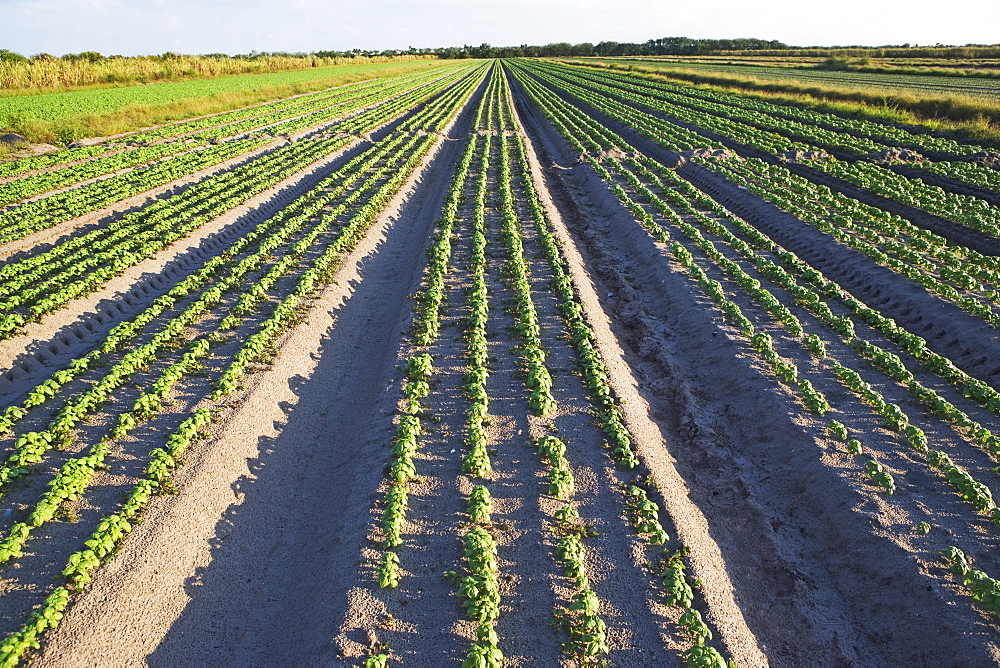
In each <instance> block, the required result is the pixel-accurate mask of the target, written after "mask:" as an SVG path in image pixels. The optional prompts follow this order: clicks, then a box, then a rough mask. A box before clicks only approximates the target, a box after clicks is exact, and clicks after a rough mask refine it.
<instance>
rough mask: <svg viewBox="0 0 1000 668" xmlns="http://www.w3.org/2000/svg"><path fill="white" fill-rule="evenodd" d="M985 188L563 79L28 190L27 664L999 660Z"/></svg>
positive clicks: (52, 170)
mask: <svg viewBox="0 0 1000 668" xmlns="http://www.w3.org/2000/svg"><path fill="white" fill-rule="evenodd" d="M998 164H1000V154H997V153H994V152H991V150H990V149H988V148H986V147H983V146H976V145H973V144H970V143H964V142H961V141H957V140H955V139H950V138H946V137H942V136H936V135H935V134H933V133H931V132H929V131H927V130H926V129H922V128H918V127H901V126H897V125H891V124H883V123H878V122H874V121H871V120H858V119H856V118H848V117H842V116H838V115H834V114H830V113H821V112H817V111H811V110H806V109H802V108H799V107H794V106H790V105H783V104H777V103H770V102H764V101H762V100H761V99H758V98H753V97H749V96H740V95H737V94H733V93H724V92H719V91H713V90H708V89H703V88H695V87H691V86H685V85H682V84H672V83H666V82H664V81H662V80H657V81H654V80H651V79H644V78H642V77H639V76H634V75H630V74H623V73H620V72H610V71H605V70H598V69H592V68H586V67H578V66H572V65H567V64H560V63H556V62H551V61H541V60H502V61H455V62H449V63H448V64H441V65H439V66H437V67H433V68H423V69H418V70H414V71H411V72H407V73H404V74H400V75H398V76H393V77H386V78H381V79H372V80H368V81H361V82H357V83H352V84H348V85H344V86H339V87H335V88H329V89H325V90H321V91H317V92H313V93H308V94H303V95H297V96H294V97H288V98H283V99H278V100H274V101H271V102H268V103H266V104H262V105H256V106H252V107H247V108H241V109H236V110H232V111H229V112H226V113H224V114H217V115H212V116H206V117H200V118H193V119H188V120H186V121H184V122H180V123H175V124H172V125H167V126H162V127H158V128H152V129H146V130H143V131H141V132H136V133H133V134H130V135H127V136H123V137H119V138H116V139H115V140H113V141H110V142H105V143H103V144H99V145H97V146H91V147H80V148H73V149H67V150H64V151H61V152H58V153H53V154H49V155H43V156H35V157H30V158H24V159H21V160H18V161H13V162H6V163H0V207H2V208H0V260H2V263H0V356H2V366H0V402H2V403H0V434H2V436H0V601H2V605H0V666H15V665H19V664H22V663H27V662H30V663H31V664H32V665H40V666H64V665H101V666H132V665H136V664H142V663H146V664H149V665H158V666H159V665H162V666H168V665H169V666H173V665H208V664H213V663H215V664H219V665H358V666H361V665H364V666H390V665H421V666H431V665H433V666H438V665H452V664H460V663H463V664H464V665H466V666H500V665H503V666H507V665H510V666H549V665H553V666H555V665H567V666H569V665H605V664H608V665H657V666H669V665H678V666H679V665H688V666H715V667H718V668H725V667H726V666H728V665H731V664H735V665H740V666H761V665H772V664H773V665H795V666H812V665H934V666H943V665H963V666H968V665H976V666H978V665H994V664H997V663H1000V620H998V615H1000V579H995V578H1000V555H998V553H997V552H996V551H995V550H994V549H993V548H994V547H995V546H996V545H997V542H998V541H997V537H998V536H1000V509H998V507H997V504H996V502H995V500H994V495H993V492H992V490H993V489H998V493H1000V479H998V475H1000V466H998V465H997V461H996V460H997V459H998V458H1000V432H998V429H1000V417H998V415H1000V391H998V390H1000V361H998V360H1000V337H998V328H1000V239H998V235H1000V171H998V170H997V165H998Z"/></svg>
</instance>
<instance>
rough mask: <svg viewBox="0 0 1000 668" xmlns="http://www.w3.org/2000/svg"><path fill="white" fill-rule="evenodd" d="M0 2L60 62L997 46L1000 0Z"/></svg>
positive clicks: (3, 33) (28, 45)
mask: <svg viewBox="0 0 1000 668" xmlns="http://www.w3.org/2000/svg"><path fill="white" fill-rule="evenodd" d="M934 7H935V10H934V11H924V10H921V9H920V8H919V7H917V6H916V5H914V4H913V3H912V2H911V3H905V4H904V3H903V2H900V1H899V0H838V1H837V2H829V1H827V2H815V1H813V2H803V1H802V0H756V1H753V0H683V1H682V0H494V1H492V2H485V1H482V0H464V1H463V0H351V1H349V2H345V1H344V0H284V1H280V0H0V49H10V50H11V51H15V52H17V53H21V54H23V55H32V54H35V53H43V52H44V53H51V54H53V55H56V56H61V55H63V54H66V53H78V52H80V51H97V52H100V53H103V54H105V55H112V54H120V55H126V56H131V55H144V54H145V55H151V54H159V53H163V52H165V51H174V52H177V53H185V54H197V53H228V54H237V53H249V52H250V51H252V50H257V51H291V52H299V51H322V50H349V49H354V48H358V49H377V50H382V49H406V48H409V47H410V46H413V47H418V48H424V47H438V46H461V45H463V44H470V45H479V44H481V43H484V42H485V43H489V44H492V45H494V46H512V45H519V44H548V43H552V42H571V43H579V42H592V43H595V44H596V43H597V42H601V41H616V42H645V41H646V40H647V39H654V38H657V37H677V36H683V37H694V38H725V37H757V38H761V39H768V40H771V39H777V40H780V41H782V42H785V43H787V44H793V45H797V46H811V45H816V46H833V45H855V44H860V45H872V46H876V45H884V44H902V43H910V44H919V45H931V44H938V43H941V44H967V43H983V44H995V43H1000V0H953V1H952V2H949V3H947V4H946V5H941V4H940V3H936V4H935V5H934Z"/></svg>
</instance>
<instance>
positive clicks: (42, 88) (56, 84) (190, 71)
mask: <svg viewBox="0 0 1000 668" xmlns="http://www.w3.org/2000/svg"><path fill="white" fill-rule="evenodd" d="M432 58H433V56H417V55H403V56H372V57H365V56H358V57H356V58H321V57H318V56H309V57H295V56H257V57H254V58H252V59H245V58H215V57H211V56H180V55H168V56H137V57H132V58H116V57H111V58H104V59H100V60H94V61H91V60H87V59H77V60H67V59H63V58H54V59H32V60H28V61H22V62H14V61H9V60H0V95H27V94H31V93H38V92H46V91H52V90H65V89H73V88H80V87H87V86H102V85H104V86H115V85H131V84H136V83H149V82H154V81H181V80H185V79H206V78H211V77H221V76H232V75H237V74H263V73H266V72H286V71H290V70H303V69H309V68H313V67H329V66H331V65H365V64H372V63H386V62H395V61H399V62H409V61H413V60H428V59H432Z"/></svg>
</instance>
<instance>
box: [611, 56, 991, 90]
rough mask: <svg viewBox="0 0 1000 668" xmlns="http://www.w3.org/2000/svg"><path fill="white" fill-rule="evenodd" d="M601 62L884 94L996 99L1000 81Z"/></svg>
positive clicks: (650, 61) (741, 66)
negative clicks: (943, 95) (949, 94)
mask: <svg viewBox="0 0 1000 668" xmlns="http://www.w3.org/2000/svg"><path fill="white" fill-rule="evenodd" d="M596 60H597V61H598V62H604V63H617V64H621V63H622V62H624V63H634V64H635V65H638V66H642V67H649V68H651V69H655V70H662V71H670V70H672V69H674V70H686V71H697V72H705V73H718V74H737V75H741V76H749V77H753V78H755V79H759V80H761V81H776V82H778V81H795V82H800V83H807V84H817V85H824V84H829V85H835V86H843V87H850V88H858V89H862V90H866V91H876V92H877V91H884V92H885V93H893V92H904V93H913V94H921V93H924V94H926V93H953V94H960V95H971V96H976V97H984V98H988V99H996V96H997V95H998V94H1000V80H998V79H996V78H989V77H982V78H980V77H976V76H948V75H943V76H941V75H935V74H933V73H927V74H902V73H901V74H897V73H891V72H890V73H868V72H839V71H836V70H822V69H814V68H813V67H809V66H802V65H799V64H797V63H794V64H779V65H778V66H770V67H769V66H767V65H765V64H743V63H739V62H721V60H722V59H720V62H698V61H689V60H679V59H675V58H669V59H659V58H649V59H646V58H628V59H625V60H624V61H622V60H617V61H616V60H614V59H596Z"/></svg>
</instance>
